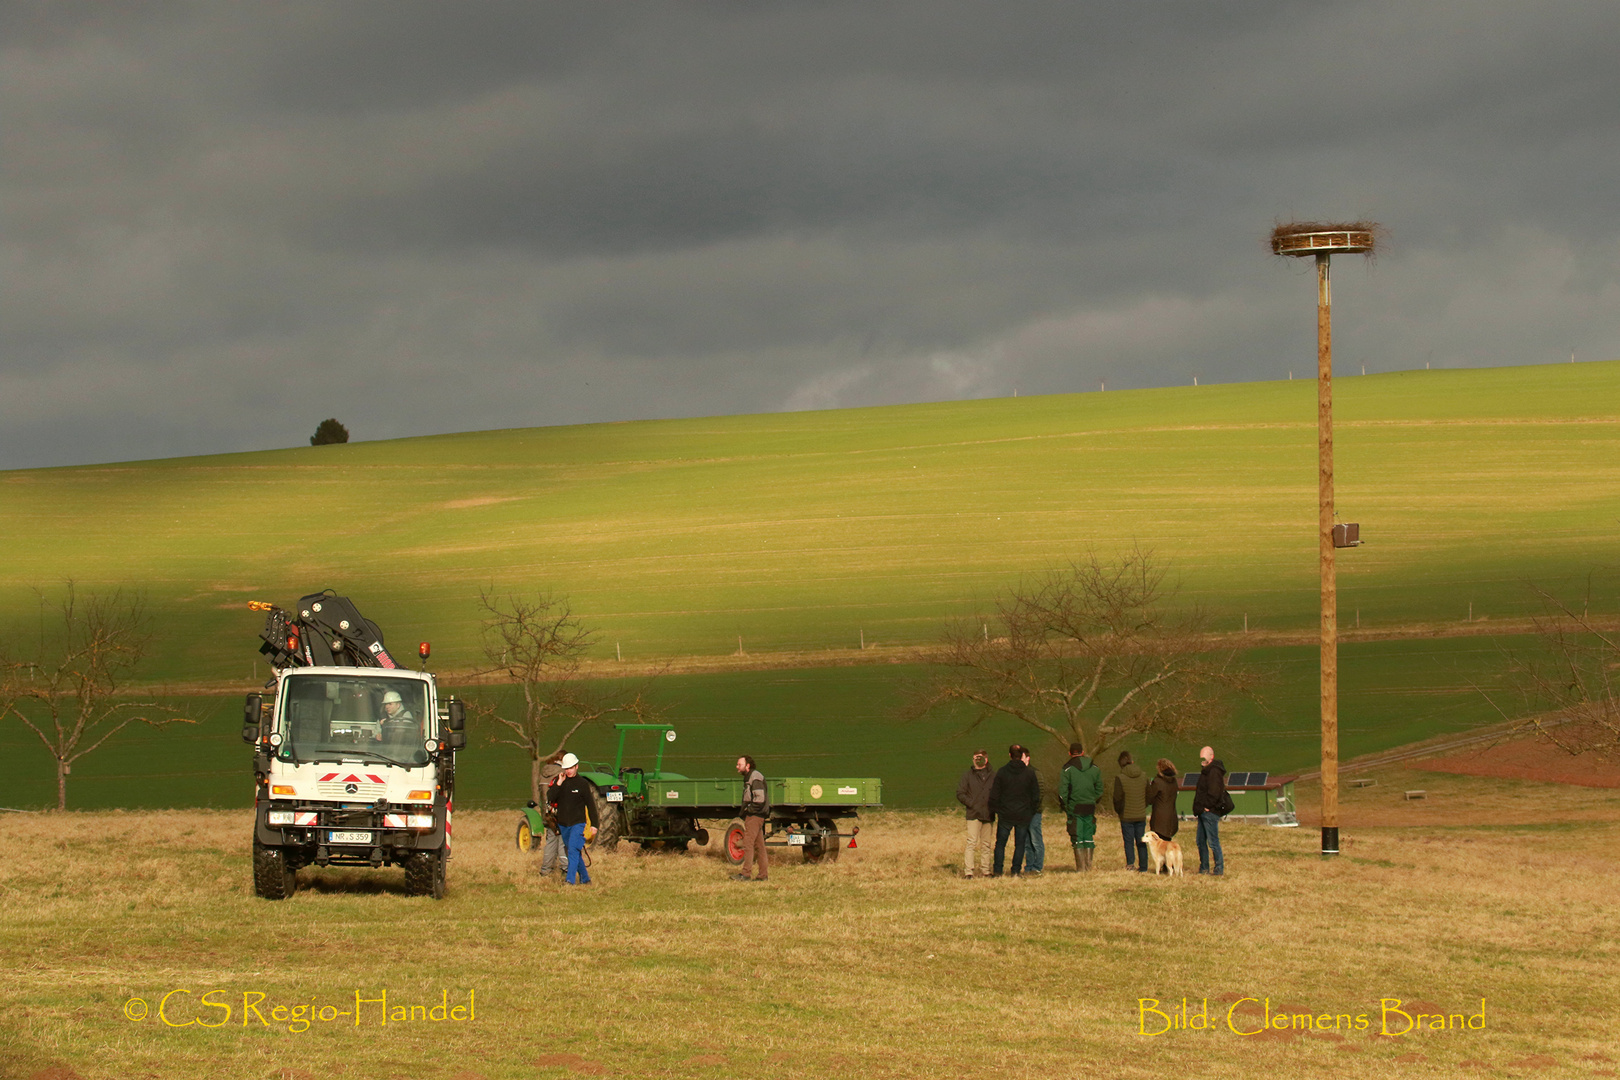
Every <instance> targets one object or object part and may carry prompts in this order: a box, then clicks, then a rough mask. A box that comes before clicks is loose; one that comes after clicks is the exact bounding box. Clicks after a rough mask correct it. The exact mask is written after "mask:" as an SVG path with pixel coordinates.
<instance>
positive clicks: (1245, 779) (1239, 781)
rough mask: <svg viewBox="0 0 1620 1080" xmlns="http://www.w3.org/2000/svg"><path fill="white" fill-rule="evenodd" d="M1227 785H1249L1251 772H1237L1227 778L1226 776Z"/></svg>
mask: <svg viewBox="0 0 1620 1080" xmlns="http://www.w3.org/2000/svg"><path fill="white" fill-rule="evenodd" d="M1226 786H1227V787H1248V786H1249V774H1248V773H1246V772H1235V773H1232V774H1230V775H1228V776H1227V778H1226Z"/></svg>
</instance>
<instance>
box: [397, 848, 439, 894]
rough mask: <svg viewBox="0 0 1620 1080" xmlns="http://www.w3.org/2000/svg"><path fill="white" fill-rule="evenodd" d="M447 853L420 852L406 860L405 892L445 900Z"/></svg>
mask: <svg viewBox="0 0 1620 1080" xmlns="http://www.w3.org/2000/svg"><path fill="white" fill-rule="evenodd" d="M446 877H447V874H446V871H445V851H444V849H443V848H440V849H439V850H438V851H418V852H417V853H416V854H414V855H412V856H411V857H410V858H409V859H406V860H405V891H406V892H407V893H409V894H410V895H412V896H431V897H433V899H435V900H443V899H444V890H445V885H446Z"/></svg>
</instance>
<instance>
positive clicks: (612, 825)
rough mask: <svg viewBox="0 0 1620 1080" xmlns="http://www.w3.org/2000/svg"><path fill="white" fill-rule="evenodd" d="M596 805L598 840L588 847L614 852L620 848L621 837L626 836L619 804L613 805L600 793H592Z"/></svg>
mask: <svg viewBox="0 0 1620 1080" xmlns="http://www.w3.org/2000/svg"><path fill="white" fill-rule="evenodd" d="M591 798H592V800H594V801H595V803H596V839H594V840H592V841H591V842H590V843H589V844H587V845H586V846H587V847H589V848H591V849H593V850H601V851H612V850H613V849H614V848H616V847H618V846H619V837H621V836H623V835H624V817H623V814H622V811H621V808H620V804H619V803H611V802H608V801H607V800H606V799H604V798H602V793H601V792H600V791H595V792H592V793H591Z"/></svg>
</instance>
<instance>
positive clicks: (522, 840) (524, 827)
mask: <svg viewBox="0 0 1620 1080" xmlns="http://www.w3.org/2000/svg"><path fill="white" fill-rule="evenodd" d="M533 848H534V833H532V832H530V831H529V819H528V818H518V830H517V849H518V850H519V851H522V852H528V851H531V850H533Z"/></svg>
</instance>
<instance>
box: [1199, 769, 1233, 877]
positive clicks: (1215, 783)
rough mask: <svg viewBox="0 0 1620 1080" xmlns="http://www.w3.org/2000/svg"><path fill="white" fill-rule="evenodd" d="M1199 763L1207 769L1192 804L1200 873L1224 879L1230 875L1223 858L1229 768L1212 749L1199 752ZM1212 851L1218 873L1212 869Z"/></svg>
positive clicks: (1203, 770) (1201, 773) (1204, 770)
mask: <svg viewBox="0 0 1620 1080" xmlns="http://www.w3.org/2000/svg"><path fill="white" fill-rule="evenodd" d="M1198 762H1199V764H1201V765H1202V766H1203V769H1202V770H1201V771H1200V772H1199V773H1198V788H1197V790H1196V791H1194V792H1193V805H1192V810H1193V817H1194V818H1196V819H1198V872H1199V873H1200V874H1214V875H1215V876H1216V877H1220V876H1221V875H1222V874H1224V873H1225V872H1226V861H1225V860H1224V859H1223V858H1222V857H1221V804H1222V803H1223V802H1224V801H1225V799H1226V766H1225V765H1224V764H1223V763H1222V762H1220V761H1218V760H1217V759H1216V757H1215V751H1214V749H1213V748H1211V747H1208V746H1206V747H1204V748H1203V749H1202V750H1200V751H1198ZM1212 850H1213V851H1214V853H1215V869H1214V870H1211V869H1210V866H1209V856H1210V852H1211V851H1212Z"/></svg>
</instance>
